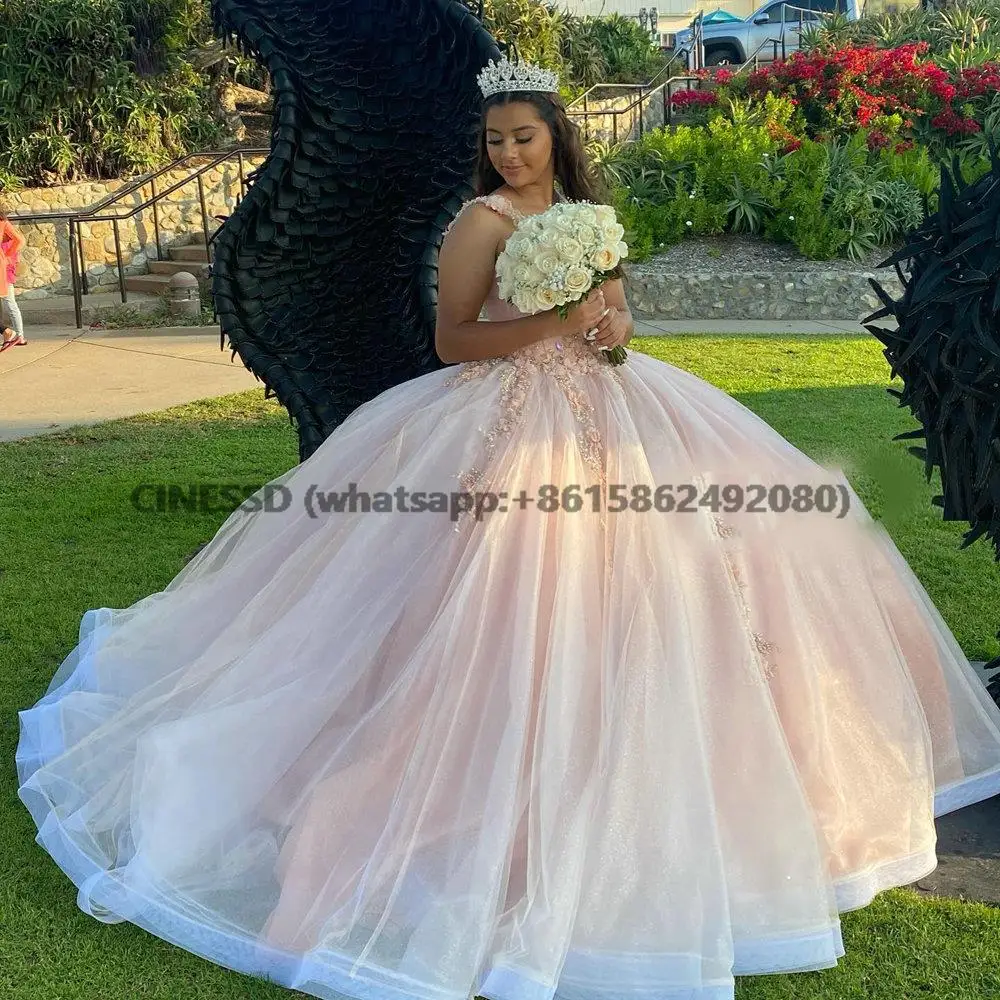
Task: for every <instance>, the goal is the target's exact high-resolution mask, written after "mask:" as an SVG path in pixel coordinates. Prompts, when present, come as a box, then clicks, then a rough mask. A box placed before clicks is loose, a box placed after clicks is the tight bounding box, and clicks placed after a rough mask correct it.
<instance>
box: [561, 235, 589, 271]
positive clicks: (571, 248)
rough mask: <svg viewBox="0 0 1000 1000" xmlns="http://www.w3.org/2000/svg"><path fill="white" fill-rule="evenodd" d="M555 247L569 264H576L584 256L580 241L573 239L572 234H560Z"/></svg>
mask: <svg viewBox="0 0 1000 1000" xmlns="http://www.w3.org/2000/svg"><path fill="white" fill-rule="evenodd" d="M555 249H556V251H557V252H558V254H559V256H560V257H562V259H563V260H564V261H566V263H567V264H575V263H576V262H577V261H578V260H580V258H581V257H583V247H582V246H581V245H580V241H579V240H575V239H573V237H572V236H560V237H559V238H558V239H557V240H556V243H555Z"/></svg>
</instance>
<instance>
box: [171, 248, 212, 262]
mask: <svg viewBox="0 0 1000 1000" xmlns="http://www.w3.org/2000/svg"><path fill="white" fill-rule="evenodd" d="M169 253H170V259H171V260H188V261H201V262H202V263H203V264H207V263H208V251H207V250H206V249H205V244H204V243H192V244H191V245H190V246H183V247H171V248H170V250H169Z"/></svg>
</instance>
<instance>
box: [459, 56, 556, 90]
mask: <svg viewBox="0 0 1000 1000" xmlns="http://www.w3.org/2000/svg"><path fill="white" fill-rule="evenodd" d="M477 79H478V81H479V89H480V90H481V91H482V92H483V97H484V98H487V97H491V96H492V95H493V94H500V93H507V92H508V91H512V90H534V91H541V92H542V93H550V94H557V93H559V75H558V74H557V73H554V72H553V71H552V70H549V69H542V67H541V66H535V65H533V64H532V63H512V62H510V61H509V60H508V59H506V58H504V59H501V60H500V62H495V61H494V60H492V59H491V60H490V61H489V63H488V64H487V66H486V68H485V69H484V70H483V71H482V72H481V73H480V74H479V76H478V78H477Z"/></svg>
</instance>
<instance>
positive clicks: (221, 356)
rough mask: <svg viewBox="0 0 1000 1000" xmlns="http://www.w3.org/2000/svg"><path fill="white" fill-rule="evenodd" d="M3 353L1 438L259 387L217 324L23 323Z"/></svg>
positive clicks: (0, 360)
mask: <svg viewBox="0 0 1000 1000" xmlns="http://www.w3.org/2000/svg"><path fill="white" fill-rule="evenodd" d="M26 336H27V338H28V343H27V344H25V345H24V346H23V347H11V348H8V349H7V350H6V351H4V352H3V354H0V441H11V440H14V439H15V438H21V437H30V436H33V435H37V434H46V433H50V432H53V431H58V430H64V429H66V428H68V427H73V426H78V425H85V424H94V423H100V422H101V421H104V420H112V419H114V418H116V417H128V416H134V415H135V414H139V413H150V412H153V411H155V410H163V409H166V408H167V407H170V406H178V405H180V404H181V403H190V402H193V401H194V400H198V399H206V398H209V397H213V396H224V395H227V394H228V393H231V392H240V391H242V390H244V389H252V388H254V387H255V386H257V387H259V388H261V389H262V385H261V383H260V382H257V381H256V379H254V377H253V375H251V374H250V372H248V371H247V370H246V368H244V367H243V363H242V362H241V361H240V359H239V357H237V358H235V359H234V360H233V361H230V352H229V350H228V348H227V349H226V350H225V351H222V350H220V349H219V331H218V328H211V327H208V328H206V327H170V328H166V329H149V330H77V329H76V328H75V327H45V326H36V327H28V329H27V330H26Z"/></svg>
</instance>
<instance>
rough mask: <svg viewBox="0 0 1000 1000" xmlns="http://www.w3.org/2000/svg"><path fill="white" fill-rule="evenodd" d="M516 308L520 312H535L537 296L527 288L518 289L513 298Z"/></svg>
mask: <svg viewBox="0 0 1000 1000" xmlns="http://www.w3.org/2000/svg"><path fill="white" fill-rule="evenodd" d="M511 301H512V303H513V305H514V308H515V309H517V310H518V311H519V312H523V313H531V312H534V311H535V295H534V293H533V292H532V291H531V290H530V289H527V288H518V289H517V290H516V291H515V292H514V296H513V298H512V300H511Z"/></svg>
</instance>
